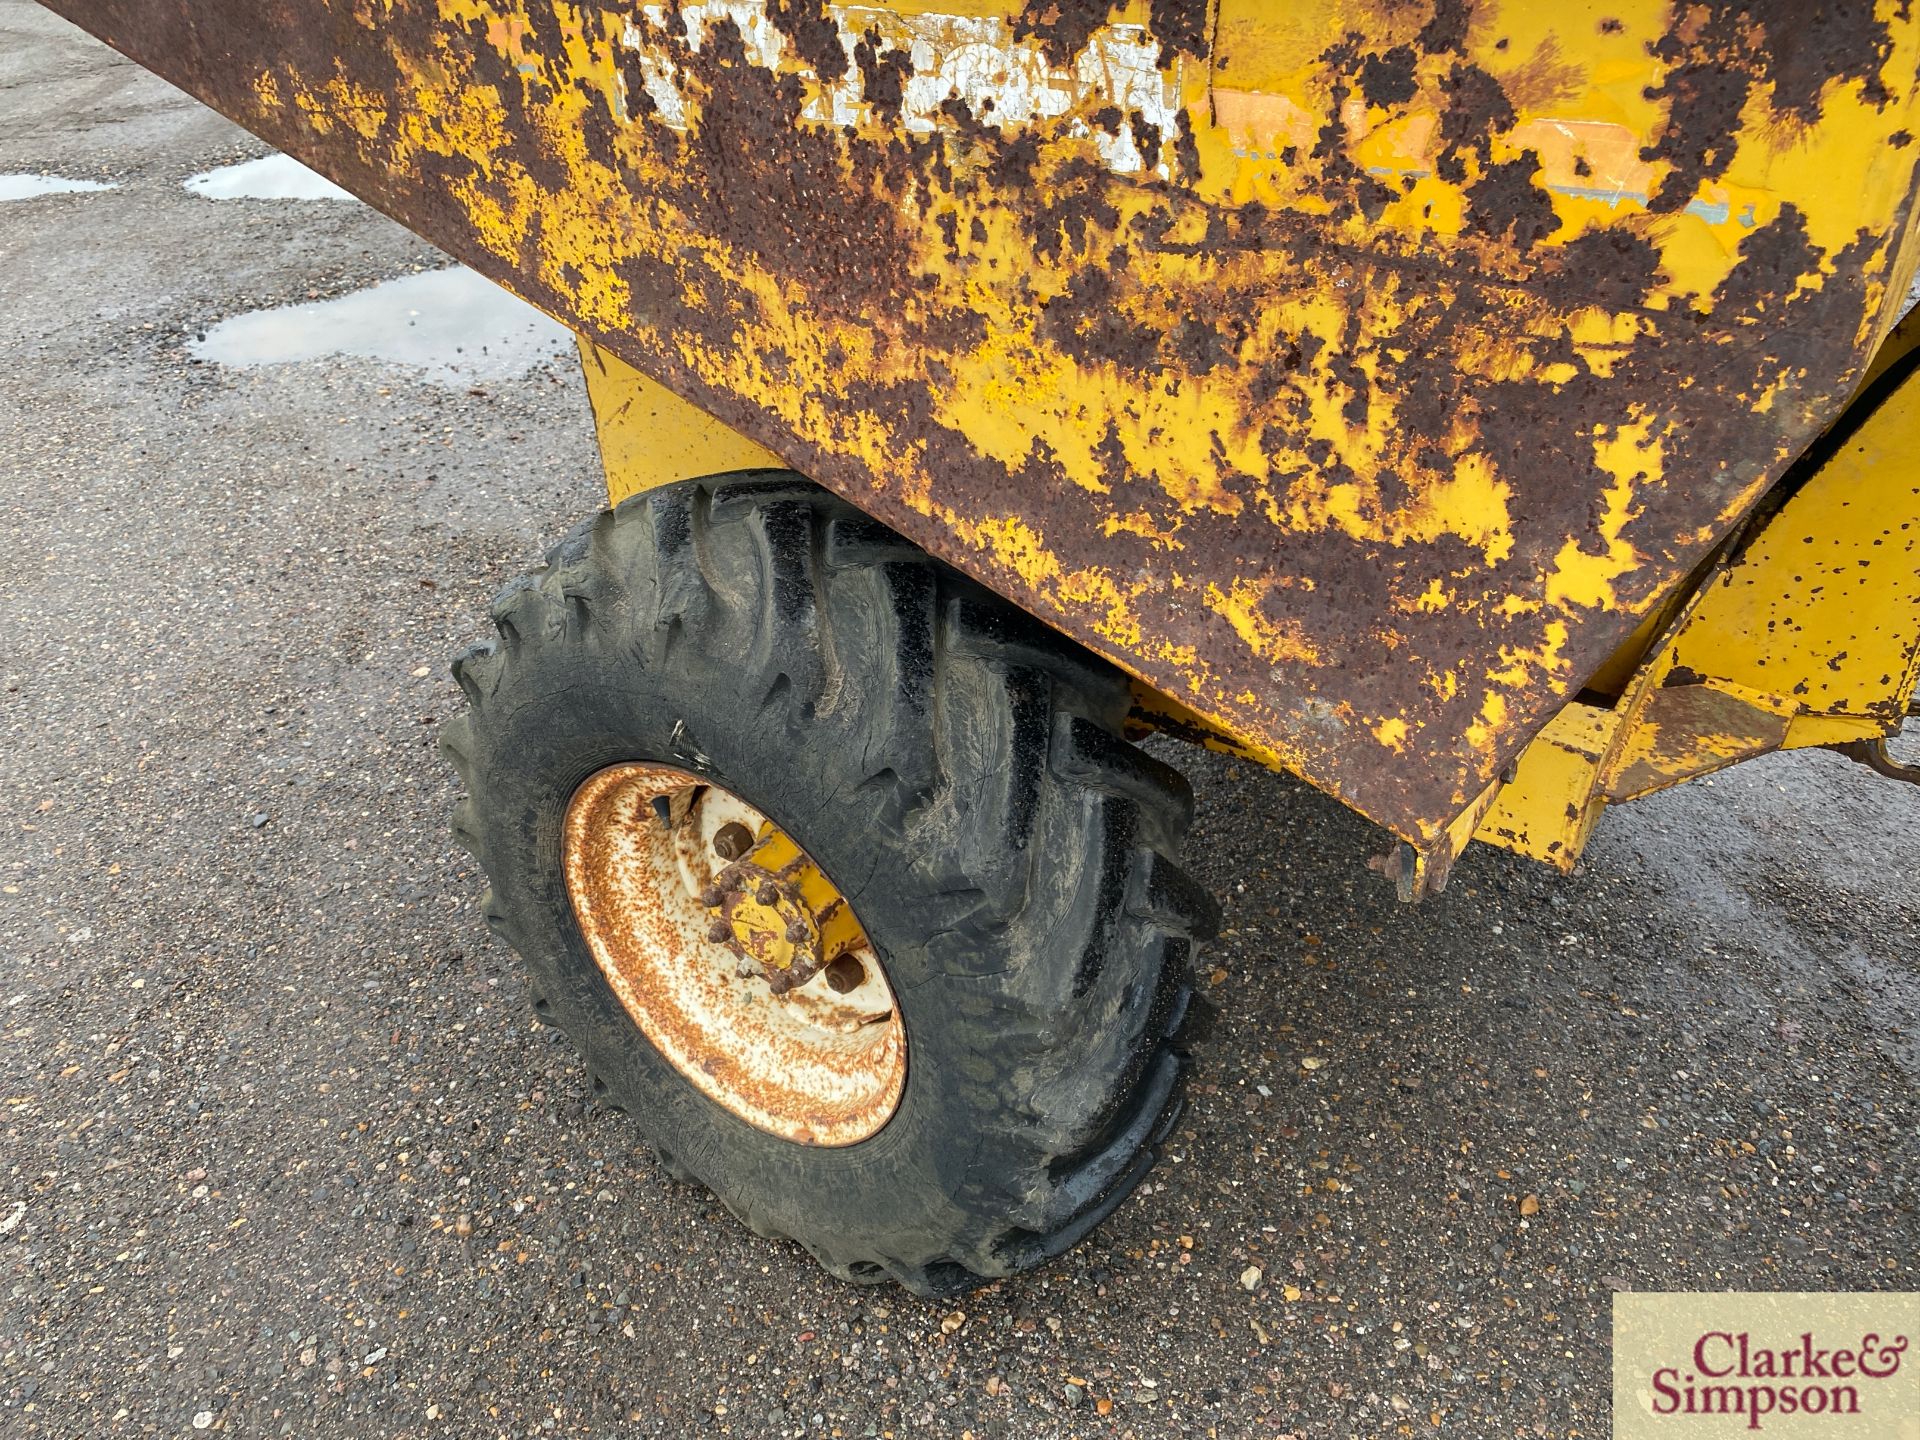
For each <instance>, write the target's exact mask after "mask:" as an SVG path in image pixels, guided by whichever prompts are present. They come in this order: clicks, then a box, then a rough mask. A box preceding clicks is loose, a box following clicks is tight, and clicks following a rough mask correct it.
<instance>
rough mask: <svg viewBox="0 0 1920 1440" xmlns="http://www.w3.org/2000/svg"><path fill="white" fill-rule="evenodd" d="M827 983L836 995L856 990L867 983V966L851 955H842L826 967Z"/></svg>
mask: <svg viewBox="0 0 1920 1440" xmlns="http://www.w3.org/2000/svg"><path fill="white" fill-rule="evenodd" d="M826 976H827V984H828V985H829V986H831V987H832V988H833V993H834V994H836V995H845V994H847V993H848V992H849V991H852V990H858V989H859V988H860V987H861V986H862V985H864V984H866V983H867V967H866V966H864V965H862V964H861V963H860V962H859V961H858V960H856V959H854V958H853V956H851V955H842V956H841V957H840V958H839V959H838V960H836V961H834V962H833V963H832V964H831V965H829V966H827V969H826Z"/></svg>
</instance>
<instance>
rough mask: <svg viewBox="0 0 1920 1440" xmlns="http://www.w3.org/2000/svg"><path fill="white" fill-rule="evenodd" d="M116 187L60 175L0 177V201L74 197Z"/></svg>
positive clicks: (96, 181)
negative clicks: (40, 196)
mask: <svg viewBox="0 0 1920 1440" xmlns="http://www.w3.org/2000/svg"><path fill="white" fill-rule="evenodd" d="M115 188H117V187H115V186H113V185H106V184H102V183H101V182H100V181H98V180H68V179H67V178H65V177H64V176H61V175H0V200H31V199H32V198H33V197H34V196H36V195H74V194H78V193H80V192H81V191H83V190H112V189H115Z"/></svg>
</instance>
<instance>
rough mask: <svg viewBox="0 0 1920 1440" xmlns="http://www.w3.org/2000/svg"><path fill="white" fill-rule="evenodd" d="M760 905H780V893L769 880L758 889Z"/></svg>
mask: <svg viewBox="0 0 1920 1440" xmlns="http://www.w3.org/2000/svg"><path fill="white" fill-rule="evenodd" d="M760 903H761V904H762V905H778V904H779V903H780V891H779V889H778V888H776V887H775V885H774V883H773V882H772V881H771V880H769V881H768V882H767V883H766V884H764V885H762V886H761V887H760Z"/></svg>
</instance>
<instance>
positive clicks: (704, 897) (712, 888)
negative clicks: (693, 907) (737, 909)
mask: <svg viewBox="0 0 1920 1440" xmlns="http://www.w3.org/2000/svg"><path fill="white" fill-rule="evenodd" d="M726 898H727V897H726V896H724V895H722V894H721V893H720V887H719V886H718V885H709V886H707V888H706V889H704V890H702V891H701V892H700V903H701V904H702V905H704V906H706V907H707V909H709V910H717V909H719V908H720V902H721V901H722V900H724V899H726Z"/></svg>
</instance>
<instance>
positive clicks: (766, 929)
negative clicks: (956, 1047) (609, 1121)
mask: <svg viewBox="0 0 1920 1440" xmlns="http://www.w3.org/2000/svg"><path fill="white" fill-rule="evenodd" d="M562 838H563V849H564V859H565V869H566V876H567V889H568V894H569V896H570V898H571V900H572V902H573V909H574V916H575V919H576V920H577V922H578V923H579V927H580V931H581V934H582V936H583V938H584V939H585V940H586V942H587V946H588V949H589V950H590V951H591V952H592V954H593V956H594V959H595V961H596V962H597V963H598V964H599V966H600V969H601V972H602V973H603V974H604V975H605V976H606V978H607V980H608V982H609V984H610V985H611V986H612V988H613V990H614V993H615V994H616V995H617V996H618V997H619V998H620V1001H621V1003H622V1004H623V1005H624V1006H625V1008H626V1010H627V1012H628V1014H629V1015H630V1016H632V1018H633V1020H634V1022H635V1024H637V1025H638V1026H639V1027H640V1029H641V1031H642V1033H644V1034H645V1035H646V1037H647V1038H648V1039H649V1040H650V1041H651V1042H652V1043H653V1045H654V1047H655V1048H656V1049H657V1050H659V1051H660V1052H661V1054H662V1055H663V1056H665V1057H666V1059H667V1060H668V1061H669V1062H670V1063H672V1064H673V1065H674V1067H675V1068H676V1069H677V1070H679V1072H680V1073H681V1074H682V1075H683V1076H684V1077H685V1078H686V1079H687V1080H688V1081H689V1082H690V1083H692V1084H693V1085H694V1086H695V1087H696V1088H698V1089H700V1090H701V1091H702V1092H704V1093H705V1094H706V1095H708V1096H709V1097H710V1098H711V1099H713V1100H715V1101H717V1102H718V1103H720V1104H721V1105H723V1106H725V1107H726V1108H727V1109H729V1110H731V1111H732V1112H733V1113H734V1114H736V1115H738V1116H740V1117H741V1118H742V1119H744V1120H747V1121H748V1122H750V1123H752V1124H754V1125H756V1126H758V1127H759V1128H761V1129H763V1130H768V1131H770V1132H772V1133H774V1134H777V1135H782V1136H785V1137H786V1138H788V1139H791V1140H796V1141H799V1142H801V1143H805V1144H816V1145H849V1144H853V1143H855V1142H856V1141H859V1140H862V1139H865V1138H866V1137H867V1136H869V1135H871V1134H873V1133H875V1132H876V1131H877V1130H879V1128H880V1127H881V1126H882V1125H884V1124H885V1123H886V1121H887V1119H888V1118H889V1117H890V1116H891V1115H892V1114H893V1111H894V1109H895V1108H897V1106H898V1104H899V1100H900V1095H901V1093H902V1092H903V1090H904V1088H905V1076H906V1036H905V1031H904V1029H903V1027H902V1025H901V1022H900V1017H899V1011H898V1007H897V1005H896V1004H895V1001H894V997H893V992H892V990H891V988H890V987H889V986H888V984H887V980H886V976H885V973H884V971H883V969H882V967H881V964H880V960H879V957H878V955H877V954H876V953H875V952H874V949H873V947H872V945H871V943H870V942H869V941H868V939H867V936H866V932H865V931H864V930H863V929H862V928H861V926H860V923H859V921H858V919H856V918H855V916H854V913H853V908H852V906H851V905H849V904H848V903H847V900H846V898H845V897H844V896H843V895H841V893H840V891H839V890H838V888H837V887H835V886H834V884H833V882H832V881H831V880H830V879H829V878H828V877H827V875H826V874H825V872H824V871H822V870H821V869H820V867H819V866H818V865H816V864H815V863H814V862H813V860H812V859H811V858H810V857H809V856H808V855H807V854H806V852H805V851H803V850H802V849H801V848H800V847H799V845H797V844H796V843H795V842H794V841H793V840H792V839H791V838H790V837H788V836H787V835H786V834H785V833H784V832H783V831H782V830H780V828H779V827H778V826H776V825H774V824H773V822H772V821H770V820H768V819H767V818H766V817H765V816H764V815H762V814H761V813H760V812H759V811H757V810H755V809H754V808H753V807H752V806H750V805H748V804H747V803H746V802H745V801H743V800H741V799H740V798H739V797H738V796H735V795H733V794H731V793H730V792H728V791H727V790H725V789H723V788H722V787H720V786H717V785H713V784H711V783H709V782H707V781H705V780H703V779H701V778H700V777H698V776H694V775H691V774H688V773H687V772H685V771H682V770H677V769H674V768H673V767H670V766H662V765H652V764H641V763H633V764H626V765H616V766H612V767H609V768H608V769H606V770H602V771H600V772H599V773H598V774H596V775H593V776H590V777H589V778H588V779H587V781H586V782H585V783H584V784H582V785H581V787H580V788H579V790H577V791H576V792H575V794H574V796H573V799H572V801H571V802H570V803H569V805H568V808H567V815H566V820H565V824H564V827H563V837H562Z"/></svg>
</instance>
